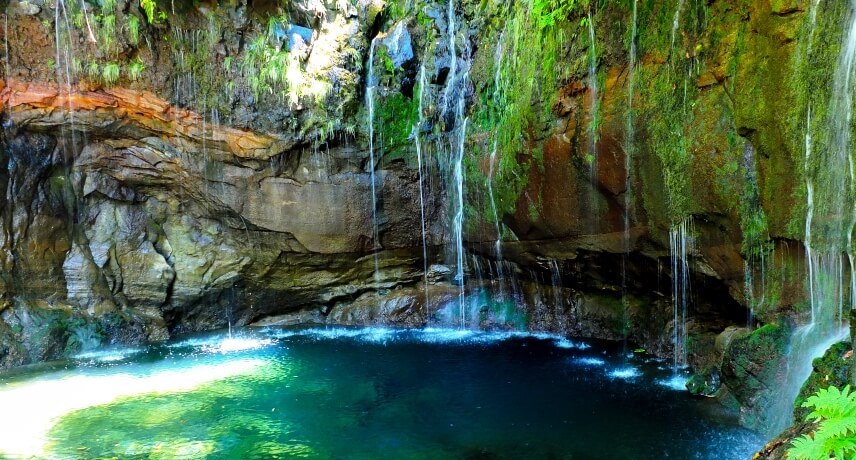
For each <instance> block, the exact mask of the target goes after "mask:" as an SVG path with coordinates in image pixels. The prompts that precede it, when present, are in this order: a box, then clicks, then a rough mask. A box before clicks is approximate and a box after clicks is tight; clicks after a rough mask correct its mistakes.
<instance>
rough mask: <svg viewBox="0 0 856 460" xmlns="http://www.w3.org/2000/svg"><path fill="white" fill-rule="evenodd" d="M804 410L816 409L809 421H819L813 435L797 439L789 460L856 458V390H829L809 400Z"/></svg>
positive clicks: (789, 452)
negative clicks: (807, 408) (806, 408)
mask: <svg viewBox="0 0 856 460" xmlns="http://www.w3.org/2000/svg"><path fill="white" fill-rule="evenodd" d="M803 407H809V408H813V409H814V410H813V411H812V412H811V413H810V414H808V416H806V421H815V422H819V425H818V428H817V430H816V431H815V432H814V434H813V436H812V435H803V436H802V437H800V438H798V439H795V440H794V441H793V442H792V443H791V445H792V447H791V448H790V449H789V450H788V458H792V459H795V460H829V459H830V458H833V457H834V458H836V459H842V460H846V459H853V458H856V391H851V389H850V386H849V385H848V386H847V387H845V388H844V390H843V391H840V390H839V389H838V388H835V387H829V388H827V389H823V390H820V391H819V392H818V393H817V394H816V395H814V396H812V397H810V398H808V399H807V400H806V402H804V403H803Z"/></svg>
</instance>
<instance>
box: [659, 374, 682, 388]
mask: <svg viewBox="0 0 856 460" xmlns="http://www.w3.org/2000/svg"><path fill="white" fill-rule="evenodd" d="M687 380H688V379H687V378H686V377H685V376H683V375H673V376H671V377H669V378H668V379H663V380H657V385H660V386H664V387H666V388H668V389H670V390H675V391H687Z"/></svg>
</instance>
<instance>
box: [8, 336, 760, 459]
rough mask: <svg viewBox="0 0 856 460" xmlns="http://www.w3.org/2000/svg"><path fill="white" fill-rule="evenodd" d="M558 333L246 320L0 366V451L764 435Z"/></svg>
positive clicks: (392, 449) (746, 448) (311, 454)
mask: <svg viewBox="0 0 856 460" xmlns="http://www.w3.org/2000/svg"><path fill="white" fill-rule="evenodd" d="M563 340H564V339H562V338H561V337H558V336H553V335H549V334H522V333H507V332H475V331H458V330H446V329H427V330H418V331H408V330H396V329H386V328H368V329H348V328H329V329H325V328H310V329H265V330H259V331H247V330H245V331H237V332H236V334H234V335H232V337H231V338H229V337H228V336H223V335H207V336H197V337H191V338H186V339H184V340H179V341H177V342H174V343H172V344H167V345H163V346H153V347H150V348H147V349H141V350H137V351H136V352H135V353H131V354H128V355H125V356H126V357H125V358H123V360H120V361H110V360H107V361H97V360H94V359H93V360H91V361H80V360H74V361H70V362H69V363H68V364H67V365H68V369H66V370H62V371H56V370H48V369H42V370H38V369H36V370H26V371H24V372H20V371H19V372H16V373H15V374H13V375H7V376H6V377H0V407H2V408H3V410H2V411H0V452H2V453H0V457H2V456H3V453H5V454H7V455H12V456H13V457H14V456H26V455H39V456H43V457H46V458H105V457H106V458H156V459H157V458H162V459H174V458H187V459H197V458H265V459H267V458H318V459H328V458H351V459H374V458H414V459H460V458H496V459H506V458H507V459H518V458H532V459H540V458H587V459H599V458H604V459H605V458H633V459H640V460H644V459H662V458H667V457H668V458H682V459H683V458H702V459H725V460H728V459H738V458H747V457H748V456H749V455H750V454H751V453H752V452H753V451H754V450H755V449H757V448H758V447H760V445H761V444H762V439H761V438H759V437H758V436H757V435H755V434H754V433H752V432H749V431H746V430H743V429H741V428H739V427H737V426H736V420H735V419H734V417H733V416H732V415H729V414H724V413H722V410H721V409H720V408H719V406H718V405H716V403H715V402H712V401H710V400H708V399H696V398H693V397H692V396H691V395H689V393H687V392H685V391H683V392H676V391H671V390H670V389H669V388H666V387H663V386H661V385H659V384H658V383H659V382H660V381H661V380H663V379H667V378H668V377H669V375H670V374H669V373H668V372H667V371H663V370H659V369H657V366H656V363H646V362H645V358H644V357H633V356H630V357H628V356H627V355H626V353H623V352H622V351H621V350H619V349H618V346H614V345H611V344H607V343H600V342H590V343H585V344H583V343H582V342H576V341H573V342H571V341H568V343H573V344H574V346H572V347H565V346H563V345H564V344H565V343H564V342H563ZM116 352H117V351H116V350H114V351H112V353H116ZM93 356H96V355H93ZM622 373H627V375H626V376H624V377H620V376H619V375H624V374H622Z"/></svg>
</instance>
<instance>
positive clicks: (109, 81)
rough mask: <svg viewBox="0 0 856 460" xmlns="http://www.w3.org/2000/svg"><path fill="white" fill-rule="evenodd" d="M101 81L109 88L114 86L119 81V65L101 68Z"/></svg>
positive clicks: (114, 64) (113, 64)
mask: <svg viewBox="0 0 856 460" xmlns="http://www.w3.org/2000/svg"><path fill="white" fill-rule="evenodd" d="M101 80H102V81H103V82H104V84H105V85H107V86H112V85H114V84H115V83H116V82H117V81H119V64H116V63H115V62H111V63H108V64H104V67H102V68H101Z"/></svg>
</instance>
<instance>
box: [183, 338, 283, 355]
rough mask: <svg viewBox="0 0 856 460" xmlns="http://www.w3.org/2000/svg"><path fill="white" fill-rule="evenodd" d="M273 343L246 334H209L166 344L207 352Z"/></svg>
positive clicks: (251, 348) (244, 348) (255, 347)
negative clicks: (226, 335) (208, 335)
mask: <svg viewBox="0 0 856 460" xmlns="http://www.w3.org/2000/svg"><path fill="white" fill-rule="evenodd" d="M271 344H273V340H271V339H259V338H255V337H246V336H233V337H223V336H211V337H204V338H198V339H187V340H182V341H181V342H176V343H172V344H169V345H167V347H169V348H198V349H200V350H202V351H205V352H208V353H232V352H237V351H247V350H255V349H258V348H262V347H265V346H268V345H271Z"/></svg>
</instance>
